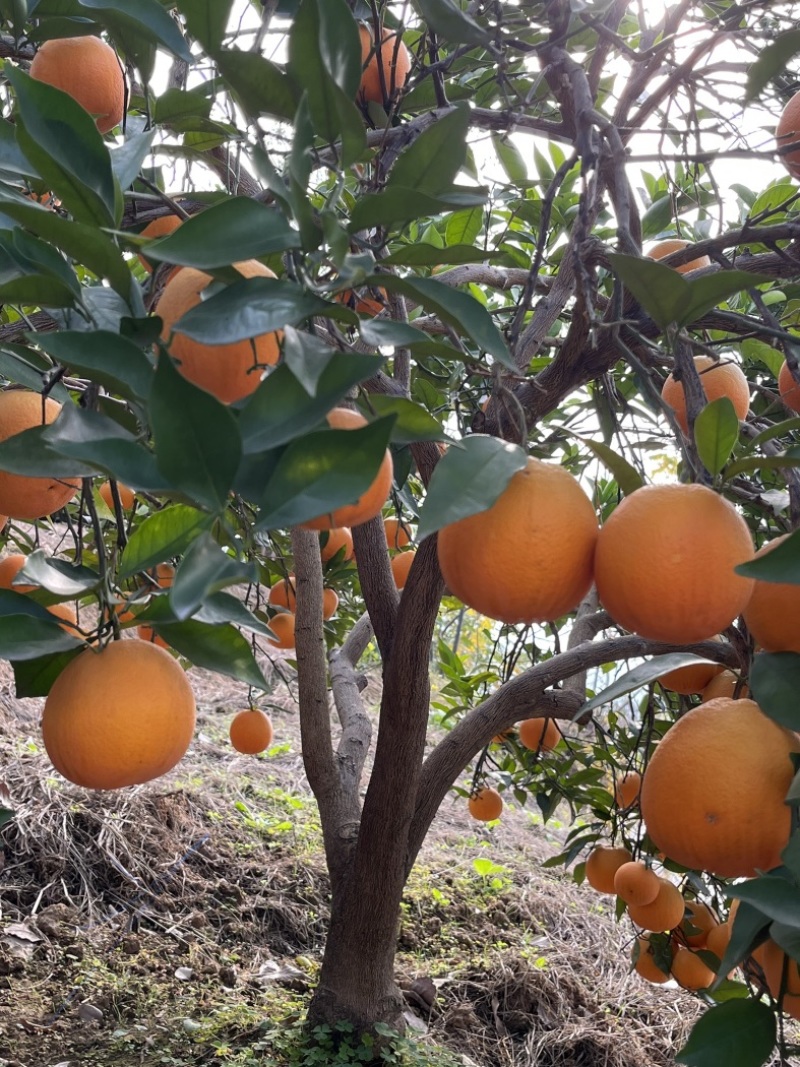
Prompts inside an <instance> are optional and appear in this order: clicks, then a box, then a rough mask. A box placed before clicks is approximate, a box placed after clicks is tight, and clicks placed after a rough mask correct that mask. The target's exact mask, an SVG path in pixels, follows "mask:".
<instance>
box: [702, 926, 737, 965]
mask: <svg viewBox="0 0 800 1067" xmlns="http://www.w3.org/2000/svg"><path fill="white" fill-rule="evenodd" d="M732 929H733V924H732V923H730V922H726V923H717V925H716V926H712V927H711V929H710V930H709V931H708V936H707V937H706V945H705V947H706V948H707V949H708V951H709V952H713V953H714V955H715V956H716V957H717V958H718V959H719V960H721V959H722V957H723V956H724V955H725V951H726V949H727V947H728V943H729V942H730V939H731V931H732Z"/></svg>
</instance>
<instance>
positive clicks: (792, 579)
mask: <svg viewBox="0 0 800 1067" xmlns="http://www.w3.org/2000/svg"><path fill="white" fill-rule="evenodd" d="M734 569H735V571H736V573H737V574H743V575H744V576H745V578H757V579H758V580H759V581H760V582H780V583H787V584H790V585H800V530H794V531H793V532H792V533H790V534H789V535H788V537H786V539H785V540H782V541H781V542H780V544H777V545H775V547H774V548H770V550H769V551H768V552H764V554H763V555H759V556H758V557H757V558H756V559H752V560H750V562H749V563H740V564H739V566H738V567H735V568H734Z"/></svg>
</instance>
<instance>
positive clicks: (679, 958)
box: [672, 947, 717, 990]
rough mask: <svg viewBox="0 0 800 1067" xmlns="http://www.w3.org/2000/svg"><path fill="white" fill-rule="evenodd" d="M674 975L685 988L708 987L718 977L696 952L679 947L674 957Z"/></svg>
mask: <svg viewBox="0 0 800 1067" xmlns="http://www.w3.org/2000/svg"><path fill="white" fill-rule="evenodd" d="M672 977H673V978H674V979H675V981H676V982H677V983H678V985H679V986H681V987H682V988H683V989H692V990H696V989H708V987H709V986H710V985H711V983H712V982H713V981H714V979H715V978H716V977H717V976H716V975H715V974H714V972H713V971H712V970H711V968H710V967H707V966H706V964H705V963H704V962H703V961H702V960H701V959H700V957H699V956H698V955H697V953H696V952H692V951H691V949H688V948H682V947H680V948H678V950H677V952H676V953H675V955H674V956H673V957H672Z"/></svg>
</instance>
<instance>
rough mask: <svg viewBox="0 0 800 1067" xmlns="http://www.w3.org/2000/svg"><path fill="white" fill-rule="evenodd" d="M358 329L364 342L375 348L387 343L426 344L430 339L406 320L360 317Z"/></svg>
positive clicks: (392, 344) (396, 344)
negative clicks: (396, 320)
mask: <svg viewBox="0 0 800 1067" xmlns="http://www.w3.org/2000/svg"><path fill="white" fill-rule="evenodd" d="M358 329H359V333H360V334H361V337H362V340H363V341H364V343H365V344H368V345H374V346H375V347H376V348H381V347H382V346H387V345H391V346H392V347H400V346H405V345H408V346H409V347H410V346H411V345H428V344H430V340H431V339H430V337H429V336H428V334H426V333H425V332H424V331H423V330H418V329H417V328H416V326H410V325H409V324H408V323H407V322H394V321H393V320H392V319H370V318H366V319H362V320H361V322H360V323H359V327H358Z"/></svg>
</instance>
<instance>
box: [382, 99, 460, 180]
mask: <svg viewBox="0 0 800 1067" xmlns="http://www.w3.org/2000/svg"><path fill="white" fill-rule="evenodd" d="M469 121H470V110H469V108H468V107H467V106H466V105H459V106H457V107H454V108H453V110H452V111H450V112H448V113H447V114H446V115H444V117H443V118H441V119H439V121H438V122H435V123H434V124H433V125H432V126H429V127H428V129H427V130H425V131H423V133H421V134H420V135H419V137H418V138H417V139H416V140H415V141H413V142H412V143H411V144H410V145H409V147H408V148H407V149H406V150H405V152H403V153H402V154H401V155H400V157H399V158H398V160H397V162H396V163H395V165H394V166H393V167H392V169H391V172H390V174H389V181H388V182H387V185H386V188H387V190H392V189H394V188H397V187H398V186H399V187H400V188H402V189H413V190H415V191H418V192H420V193H426V194H427V195H428V196H434V197H435V196H439V194H440V193H446V192H447V191H448V190H449V189H450V187H451V185H452V183H453V181H454V179H455V177H456V175H457V174H458V172H459V170H461V167H462V166H463V165H464V160H465V159H466V155H467V141H466V138H467V132H468V131H469Z"/></svg>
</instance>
